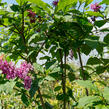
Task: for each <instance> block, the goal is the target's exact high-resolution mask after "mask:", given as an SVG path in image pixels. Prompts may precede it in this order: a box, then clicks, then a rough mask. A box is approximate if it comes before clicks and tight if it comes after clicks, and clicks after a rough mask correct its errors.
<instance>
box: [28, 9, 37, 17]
mask: <svg viewBox="0 0 109 109" xmlns="http://www.w3.org/2000/svg"><path fill="white" fill-rule="evenodd" d="M27 11H28V13H29V14H28V16H29V17H35V16H36V13H35V12H33V11H32V10H27Z"/></svg>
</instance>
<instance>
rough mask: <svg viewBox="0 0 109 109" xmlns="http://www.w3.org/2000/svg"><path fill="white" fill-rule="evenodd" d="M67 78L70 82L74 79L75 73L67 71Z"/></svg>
mask: <svg viewBox="0 0 109 109" xmlns="http://www.w3.org/2000/svg"><path fill="white" fill-rule="evenodd" d="M68 78H69V80H70V82H72V81H74V80H75V75H74V74H73V73H68Z"/></svg>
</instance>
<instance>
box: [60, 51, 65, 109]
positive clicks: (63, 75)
mask: <svg viewBox="0 0 109 109" xmlns="http://www.w3.org/2000/svg"><path fill="white" fill-rule="evenodd" d="M59 52H60V59H61V70H62V89H63V94H64V101H63V109H66V98H65V95H66V86H65V83H66V69H65V71H64V70H63V55H62V50H61V49H60V50H59ZM65 57H66V56H65ZM65 63H66V58H65Z"/></svg>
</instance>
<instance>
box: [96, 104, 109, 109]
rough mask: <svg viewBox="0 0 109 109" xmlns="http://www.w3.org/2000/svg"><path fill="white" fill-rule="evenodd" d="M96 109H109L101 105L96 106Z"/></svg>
mask: <svg viewBox="0 0 109 109" xmlns="http://www.w3.org/2000/svg"><path fill="white" fill-rule="evenodd" d="M95 109H108V107H106V106H105V105H102V104H99V105H97V106H95Z"/></svg>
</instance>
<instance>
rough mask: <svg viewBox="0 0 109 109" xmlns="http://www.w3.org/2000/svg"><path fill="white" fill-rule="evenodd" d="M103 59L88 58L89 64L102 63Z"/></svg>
mask: <svg viewBox="0 0 109 109" xmlns="http://www.w3.org/2000/svg"><path fill="white" fill-rule="evenodd" d="M101 63H102V61H101V60H100V59H98V58H97V57H91V58H89V59H88V61H87V64H89V65H96V64H101Z"/></svg>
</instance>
